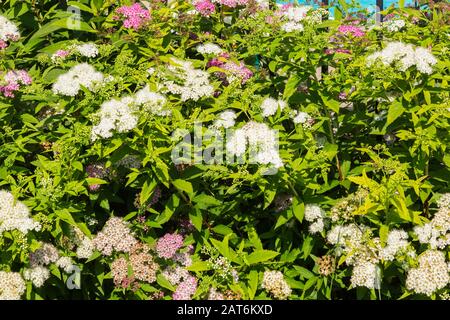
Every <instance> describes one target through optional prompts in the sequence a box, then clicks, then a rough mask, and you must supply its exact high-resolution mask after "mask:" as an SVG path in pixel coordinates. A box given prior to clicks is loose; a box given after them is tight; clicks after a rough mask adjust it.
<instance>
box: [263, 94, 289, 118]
mask: <svg viewBox="0 0 450 320" xmlns="http://www.w3.org/2000/svg"><path fill="white" fill-rule="evenodd" d="M286 107H287V103H286V102H284V101H283V100H275V99H274V98H266V99H264V101H263V102H262V104H261V110H262V115H263V117H269V116H273V115H274V114H275V113H277V111H278V109H280V110H283V109H284V108H286Z"/></svg>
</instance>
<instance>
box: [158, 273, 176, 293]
mask: <svg viewBox="0 0 450 320" xmlns="http://www.w3.org/2000/svg"><path fill="white" fill-rule="evenodd" d="M156 282H157V283H158V284H159V285H160V286H161V287H163V288H165V289H167V290H170V291H172V292H174V291H175V290H176V288H175V287H174V286H172V284H171V283H170V282H169V280H167V279H166V278H165V277H164V276H163V275H162V274H161V273H160V274H158V275H157V276H156Z"/></svg>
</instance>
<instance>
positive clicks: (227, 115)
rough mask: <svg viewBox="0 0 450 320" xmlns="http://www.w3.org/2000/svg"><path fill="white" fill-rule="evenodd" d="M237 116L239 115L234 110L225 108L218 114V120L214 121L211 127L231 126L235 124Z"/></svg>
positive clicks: (226, 127)
mask: <svg viewBox="0 0 450 320" xmlns="http://www.w3.org/2000/svg"><path fill="white" fill-rule="evenodd" d="M236 117H237V115H236V113H235V112H234V111H232V110H225V111H223V112H221V113H220V114H219V115H218V116H217V119H216V121H214V123H213V125H212V126H211V128H212V129H219V128H225V129H228V128H231V127H232V126H234V124H235V119H236Z"/></svg>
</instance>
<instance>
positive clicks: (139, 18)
mask: <svg viewBox="0 0 450 320" xmlns="http://www.w3.org/2000/svg"><path fill="white" fill-rule="evenodd" d="M116 13H118V14H119V15H121V16H122V17H124V18H125V20H124V21H123V26H124V27H125V28H133V29H134V30H138V29H140V28H141V27H142V26H144V25H145V24H146V23H147V22H148V21H149V20H150V19H151V16H150V11H148V10H146V9H144V8H143V7H142V6H141V5H140V4H139V3H135V4H133V5H131V6H122V7H120V8H118V9H117V10H116Z"/></svg>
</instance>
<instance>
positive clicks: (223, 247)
mask: <svg viewBox="0 0 450 320" xmlns="http://www.w3.org/2000/svg"><path fill="white" fill-rule="evenodd" d="M229 237H230V235H226V236H225V237H224V238H223V240H222V241H218V240H216V239H212V238H211V239H210V240H211V243H212V245H213V246H214V247H215V248H216V249H217V250H218V251H219V252H220V254H222V255H223V256H224V257H225V258H227V259H229V260H232V259H230V258H231V257H230V248H229V246H228V239H229Z"/></svg>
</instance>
